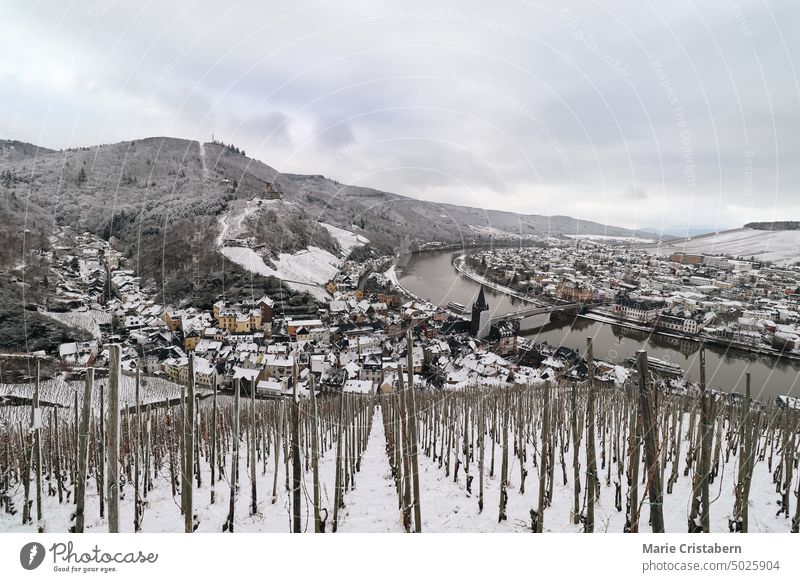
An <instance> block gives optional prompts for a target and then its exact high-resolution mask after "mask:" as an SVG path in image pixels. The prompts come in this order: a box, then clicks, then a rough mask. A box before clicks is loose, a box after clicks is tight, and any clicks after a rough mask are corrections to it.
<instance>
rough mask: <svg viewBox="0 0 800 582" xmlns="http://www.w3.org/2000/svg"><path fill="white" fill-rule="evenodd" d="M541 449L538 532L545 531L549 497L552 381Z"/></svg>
mask: <svg viewBox="0 0 800 582" xmlns="http://www.w3.org/2000/svg"><path fill="white" fill-rule="evenodd" d="M540 451H541V462H540V463H539V509H538V511H537V516H536V533H542V532H543V531H544V507H545V500H546V497H547V496H546V487H545V480H546V478H547V469H548V467H547V465H548V462H549V458H550V382H545V384H544V402H543V405H542V438H541V444H540ZM504 457H505V455H504ZM504 460H505V459H504Z"/></svg>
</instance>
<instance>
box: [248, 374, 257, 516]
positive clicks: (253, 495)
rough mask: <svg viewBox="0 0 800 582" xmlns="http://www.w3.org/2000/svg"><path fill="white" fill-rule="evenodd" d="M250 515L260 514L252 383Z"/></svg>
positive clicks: (251, 386)
mask: <svg viewBox="0 0 800 582" xmlns="http://www.w3.org/2000/svg"><path fill="white" fill-rule="evenodd" d="M249 448H250V515H255V514H256V513H258V490H257V487H256V386H255V379H254V380H253V381H251V382H250V447H249Z"/></svg>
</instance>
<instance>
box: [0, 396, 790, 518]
mask: <svg viewBox="0 0 800 582" xmlns="http://www.w3.org/2000/svg"><path fill="white" fill-rule="evenodd" d="M683 431H684V436H685V434H686V432H687V431H688V417H687V416H685V417H684V422H683ZM420 434H424V433H420ZM242 442H243V445H242V450H241V451H240V454H241V462H240V467H241V479H240V485H241V487H240V490H239V495H238V497H237V505H236V507H237V509H236V526H235V531H237V532H288V531H289V529H290V515H289V509H288V508H289V505H288V499H289V492H288V491H287V490H286V488H285V470H286V469H285V465H284V460H283V456H282V455H281V457H280V459H279V460H278V463H279V466H278V473H279V475H278V488H277V498H276V502H275V503H274V504H273V503H272V486H273V479H274V471H275V457H274V454H272V453H271V454H270V455H269V456H268V458H267V460H266V466H265V465H264V464H263V461H262V460H259V461H258V464H257V471H256V484H257V489H258V511H257V513H256V514H255V515H250V511H249V505H250V472H249V470H248V469H247V453H246V441H245V440H243V441H242ZM603 442H604V441H603V440H602V438H601V435H600V434H599V433H598V438H597V442H596V446H597V470H598V477H599V481H600V496H599V499H598V501H597V504H596V508H595V532H596V533H603V532H615V533H619V532H622V531H623V527H624V525H625V495H626V494H627V491H628V486H627V482H626V478H625V475H624V474H623V475H622V495H623V499H622V506H623V510H622V511H618V510H617V509H616V508H615V506H614V491H615V487H614V482H615V480H616V479H617V475H616V464H615V463H612V462H611V456H610V455H609V454H608V446H607V445H606V464H603V457H602V456H601V454H602V453H601V451H602V449H603ZM725 442H726V439H725V437H724V435H723V439H722V443H725ZM512 443H513V438H510V439H509V472H508V475H509V488H508V507H507V515H508V519H507V520H506V521H498V506H499V498H500V464H501V448H500V445H499V444H497V445H493V444H492V441H491V439H489V438H487V441H486V451H485V467H484V508H483V511H482V512H481V511H479V509H478V482H479V477H478V473H477V471H478V465H477V458H478V453H477V450H476V451H475V460H473V461H472V462H471V463H470V466H469V471H470V473H469V474H470V475H472V476H473V477H474V480H473V481H472V493H471V494H469V493H467V491H466V487H465V483H466V474H465V471H464V466H463V465H462V467H461V469H460V471H459V473H458V478H457V479H454V472H453V468H454V466H455V464H454V463H453V464H451V473H450V475H449V476H446V475H445V469H444V466H443V467H439V462H438V460H437V461H433V460H432V459H431V458H430V457H428V456H425V454H424V452H425V451H424V445H423V444H422V443H421V444H420V456H419V471H420V474H419V478H420V488H421V503H420V507H421V513H422V520H423V531H425V532H454V533H455V532H529V531H530V523H531V522H530V511H531V510H532V509H536V508H537V507H538V494H539V492H538V466H537V467H534V466H533V460H534V455H538V452H536V451H534V450H532V448H531V446H530V445H528V459H527V461H526V465H525V467H526V469H527V470H528V475H527V478H526V481H525V493H524V494H521V493H520V479H521V474H520V466H519V460H518V458H517V457H516V456H514V454H513V444H512ZM762 444H763V441H762ZM385 447H386V440H385V438H384V434H383V425H382V420H381V413H380V408H376V409H375V412H374V415H373V421H372V429H371V433H370V437H369V441H368V444H367V448H366V450H365V453H364V456H363V457H362V460H361V471H360V472H359V473H357V474H356V476H355V488H354V489H352V490H350V491H348V492H347V493H346V494H345V496H344V504H345V508H344V509H343V510H342V511H341V514H340V527H339V531H342V532H401V531H403V529H402V525H401V520H400V511H399V509H398V502H397V494H396V489H395V484H394V481H393V480H392V477H391V473H390V468H389V462H388V459H387V455H386V448H385ZM492 448H494V455H495V461H494V476H490V475H489V474H490V467H491V455H492ZM686 449H687V444H686V441H684V443H683V448H682V453H681V456H680V458H679V459H676V460H675V462H677V463H678V467H679V471H678V479H677V481H676V483H675V486H674V489H673V492H672V493H671V494H667V495H665V497H664V521H665V527H666V530H667V532H680V533H685V532H686V528H687V515H688V512H689V501H690V498H691V478H692V473H691V472H690V473H689V475H688V476H684V474H683V469H684V466H685V459H686ZM335 450H336V449H335V444H334V445H333V447H332V448H331V449H328V450H327V451H322V452H321V454H322V457H321V459H320V463H319V467H320V479H321V483H322V485H321V499H322V505H323V506H324V507H325V508H327V509H328V512H329V513H328V522H327V523H328V527H327V531H328V532H330V531H331V523H332V515H333V512H332V505H333V503H332V499H333V492H334V483H335ZM584 452H585V440H584V441H583V442H582V444H581V448H580V455H579V458H580V464H581V475H582V480H583V479H585V470H586V460H585V455H584ZM766 454H767V455H768V456H769V455H770V451H769V447H767V451H766ZM563 457H564V463H565V468H564V469H563V470H562V465H561V456H560V447H559V448H557V449H556V457H555V460H556V464H555V467H554V486H553V502H552V505H551V506H549V507H547V508H546V509H545V512H544V531H545V532H578V531H581V529H582V526H581V525H575V524H573V523H572V520H571V519H570V510H571V508H572V502H573V501H572V500H573V487H572V449H570V450H569V451H568V452H566V453H565V454H564V455H563ZM779 458H780V453H779V452H777V451H776V452H775V459H776V460H775V463H776V464H777V462H778V461H777V459H779ZM737 460H738V459H737V456H735V455H731V456H730V457H728V456H727V455H726V454H725V450H724V448H723V450H722V452H721V456H720V472H719V475H717V477H716V479H715V480H714V482H713V483H712V484H711V487H710V497H711V531H712V532H727V531H728V518H729V517H730V515H731V513H732V509H733V499H734V494H733V484H734V483H735V480H736V470H737ZM672 461H673V460H672V459H671V460H669V461H668V462H667V464H666V467H665V482H666V480H667V479H668V478H669V475H670V473H671V470H672ZM226 465H227V466H230V455H228V462H227V463H226ZM539 466H540V465H539ZM201 467H202V471H203V474H202V482H203V484H202V486H200V487H199V488H197V489H196V490H195V493H194V500H195V508H196V511H197V513H198V516H199V522H200V524H199V527H198V531H199V532H219V531H222V525H223V523H224V522H225V518H226V516H227V511H228V500H229V494H230V487H229V484H228V481H227V479H224V478H223V479H222V480H221V481H220V482H219V483H218V485H217V488H216V492H217V500H216V502H215V503H214V504H213V505H212V504H211V503H210V488H209V479H210V474H209V469H208V465H207V463H206V462H205V461H202V462H201ZM609 467H611V471H610V482H608V483H607V477H608V475H609V471H608V469H609ZM773 468H774V467H773ZM563 471H566V475H567V480H566V483H565V480H564V476H563ZM640 475H642V476H643V475H644V471H641V472H640ZM794 481H795V482H794V484H793V485H792V491H795V490H796V489H795V487H796V481H797V476H796V475H795V478H794ZM154 485H155V489H154V490H153V491H152V492H150V493H149V495H148V499H147V504H146V507H145V511H144V521H143V531H146V532H180V531H183V518H182V516H181V515H180V507H179V505H180V503H179V497H180V495H179V494H178V495H177V496H175V497H173V496H172V493H171V490H170V485H169V478H168V476H167V475H165V474H160V476H159V477H158V478H157V480H156V482H155V483H154ZM644 489H645V488H644V485H640V487H639V495H640V496H641V495H643V493H644ZM46 490H47V483H46V482H45V491H46ZM303 490H304V494H303V501H302V504H303V506H302V515H303V518H302V519H303V527H304V528H305V530H306V531H309V530H311V531H313V522H312V521H311V520H312V519H313V517H312V516H313V512H312V510H311V509H312V508H311V507H310V499H311V493H310V492H311V474H310V472H304V482H303ZM122 493H123V495H124V496H123V498H122V500H121V503H120V515H121V517H120V523H121V528H122V531H132V528H133V490H132V488H131V486H130V484H127V483H126V484H124V485H123V487H122ZM13 495H14V502H15V505H16V506H17V507H18V508H19V507H20V505H21V503H22V501H21V500H22V491H21V487H20V488H19V490H17V491H15V492H14V493H13ZM777 499H778V494H776V493H775V485H774V484H773V481H772V474H771V472H770V470H769V469H768V467H767V462H766V461H759V462H757V463H756V465H755V471H754V474H753V481H752V487H751V496H750V531H751V532H788V531H789V527H790V522H791V520H790V519H786V518H784V517H783V515H780V516H776V512H777V510H778V506H777V505H776V501H777ZM583 500H584V494H583V491H581V503H583ZM792 503H795V498H794V496H793V502H792ZM98 506H99V497H98V494H97V490H96V486H95V483H94V480H91V481H90V484H89V486H88V488H87V507H86V516H87V531H96V532H102V531H105V530H106V528H107V522H106V521H105V519H101V518H100V517H99V507H98ZM793 507H794V506H792V509H793ZM72 511H73V505H72V504H71V503H64V504H61V505H59V504H58V503H57V497H55V496H49V495H46V496H45V497H44V514H45V520H46V523H47V530H48V531H53V532H59V531H66V529H67V527H68V524H69V523H70V519H71V513H72ZM648 515H649V506H648V502H647V499H646V498H645V500H644V502H643V504H642V508H641V522H640V531H642V532H647V531H649V530H650V528H649V526H648ZM20 522H21V518H20V514H19V513H18V514H17V515H14V516H12V515H9V514H7V513H0V531H4V532H32V531H33V530H34V527H35V526H33V525H26V526H22V525H21V523H20Z"/></svg>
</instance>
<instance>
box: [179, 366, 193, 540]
mask: <svg viewBox="0 0 800 582" xmlns="http://www.w3.org/2000/svg"><path fill="white" fill-rule="evenodd" d="M183 454H184V461H183V473H182V479H181V483H182V486H183V492H184V506H183V526H184V532H185V533H192V531H194V512H193V507H192V505H193V501H194V499H193V498H192V495H193V490H192V479H193V477H194V353H190V354H189V381H188V382H187V385H186V404H185V405H184V407H183Z"/></svg>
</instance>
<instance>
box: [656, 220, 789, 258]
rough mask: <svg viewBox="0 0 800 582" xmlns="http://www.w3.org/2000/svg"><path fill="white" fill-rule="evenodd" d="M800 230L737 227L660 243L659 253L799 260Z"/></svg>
mask: <svg viewBox="0 0 800 582" xmlns="http://www.w3.org/2000/svg"><path fill="white" fill-rule="evenodd" d="M798 249H800V230H756V229H751V228H737V229H733V230H727V231H724V232H720V233H716V234H707V235H703V236H696V237H690V238H685V239H680V240H677V241H670V242H669V243H666V244H662V245H660V246H659V247H658V248H657V249H654V250H656V252H658V253H659V254H670V253H674V252H684V253H698V254H700V253H705V254H709V255H728V256H730V257H732V258H734V259H736V258H741V259H746V260H755V261H770V262H773V263H775V264H778V265H794V264H797V263H800V252H799V251H798Z"/></svg>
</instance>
